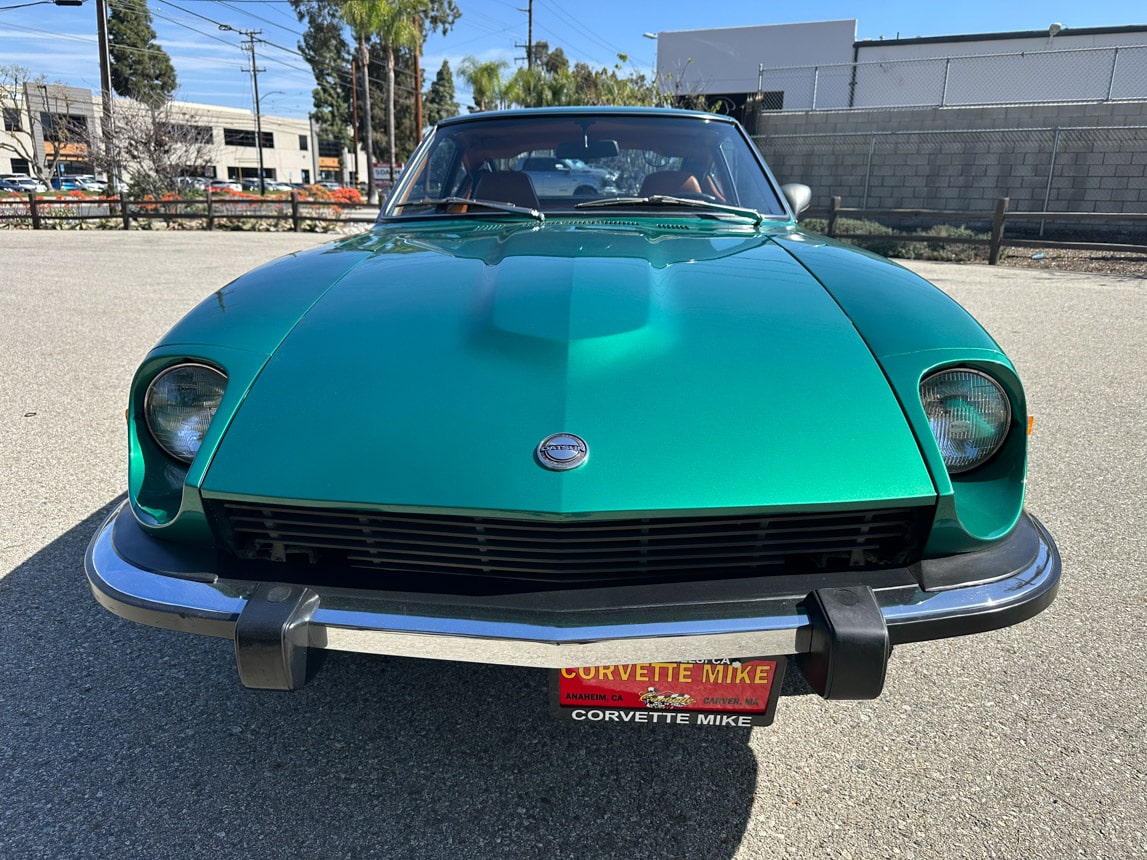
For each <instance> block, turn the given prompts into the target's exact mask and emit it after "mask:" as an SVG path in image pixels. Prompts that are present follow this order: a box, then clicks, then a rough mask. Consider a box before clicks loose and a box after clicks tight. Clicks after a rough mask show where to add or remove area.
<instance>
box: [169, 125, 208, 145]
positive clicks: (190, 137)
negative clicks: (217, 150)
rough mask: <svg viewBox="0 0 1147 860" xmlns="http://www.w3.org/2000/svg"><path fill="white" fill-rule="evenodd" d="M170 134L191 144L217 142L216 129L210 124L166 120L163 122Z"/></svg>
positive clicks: (171, 136) (174, 138) (180, 140)
mask: <svg viewBox="0 0 1147 860" xmlns="http://www.w3.org/2000/svg"><path fill="white" fill-rule="evenodd" d="M161 126H162V128H163V129H164V130H165V131H166V132H167V134H168V136H169V137H170V138H172V139H173V140H178V141H179V142H181V143H189V144H213V143H215V129H213V128H212V127H211V126H209V125H189V124H188V123H182V122H165V123H162V124H161Z"/></svg>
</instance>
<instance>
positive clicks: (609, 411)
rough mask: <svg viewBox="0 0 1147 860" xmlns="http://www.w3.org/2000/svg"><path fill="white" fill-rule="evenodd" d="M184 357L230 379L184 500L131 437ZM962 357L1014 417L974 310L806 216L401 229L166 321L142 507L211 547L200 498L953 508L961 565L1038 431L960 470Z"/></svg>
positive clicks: (588, 510)
mask: <svg viewBox="0 0 1147 860" xmlns="http://www.w3.org/2000/svg"><path fill="white" fill-rule="evenodd" d="M782 249H783V250H782ZM891 307H895V308H896V312H895V314H891V313H889V308H891ZM858 330H859V333H858ZM861 333H862V334H863V337H861ZM874 356H875V358H874ZM184 358H186V359H194V360H204V361H208V362H209V363H212V364H215V365H216V366H219V367H221V368H222V369H223V370H224V371H225V372H227V374H228V378H229V383H228V389H227V394H226V396H225V398H224V402H223V404H222V405H221V407H220V411H219V414H218V416H217V418H216V420H215V422H214V423H213V424H212V427H211V430H210V432H209V435H208V438H207V439H206V440H205V442H204V445H203V449H202V450H201V452H200V455H199V457H197V458H196V461H195V462H194V463H193V464H192V466H191V468H190V470H189V471H188V472H187V474H186V479H185V485H184V487H182V488H180V489H179V490H177V489H176V487H175V485H174V480H173V475H172V474H169V472H171V464H172V461H171V460H170V458H165V457H163V456H162V455H160V454H157V452H156V450H155V446H154V443H152V442H151V440H150V438H149V437H148V436H147V434H146V432H144V431H141V430H140V429H139V426H138V425H139V421H140V418H141V416H142V395H143V391H144V389H145V388H146V385H147V383H148V382H149V381H150V379H151V378H153V377H154V375H155V374H156V373H158V372H159V371H160V370H161V369H163V368H164V367H167V366H169V365H170V364H172V363H174V362H176V361H177V360H180V359H184ZM956 364H960V365H969V366H976V367H981V368H982V369H986V370H988V372H990V373H992V375H993V376H994V377H995V378H997V379H998V380H999V381H1000V382H1001V383H1002V384H1004V386H1005V388H1006V389H1007V390H1008V391H1009V394H1010V395H1011V396H1012V397H1013V402H1014V403H1015V404H1016V411H1017V415H1016V419H1017V424H1016V426H1019V425H1021V424H1022V417H1023V408H1024V407H1023V394H1022V389H1021V388H1020V387H1019V383H1018V380H1016V378H1015V374H1014V371H1013V370H1012V369H1011V365H1010V364H1009V363H1008V362H1007V359H1006V358H1005V357H1004V356H1003V355H1002V353H1000V352H999V350H998V347H996V345H995V343H994V342H993V341H992V340H991V338H990V337H988V336H987V335H986V334H985V333H984V332H983V330H982V329H981V328H980V327H979V325H978V324H976V323H975V321H974V320H972V319H971V317H970V316H968V315H967V313H966V312H965V311H963V309H962V308H960V307H959V306H958V305H957V304H955V303H954V302H952V301H951V300H950V299H948V298H947V297H946V296H944V295H943V294H942V293H941V292H940V291H939V290H937V289H936V288H935V287H933V286H932V285H930V284H928V283H927V282H925V281H923V280H922V279H920V278H918V277H916V276H915V275H913V274H911V273H910V272H907V271H906V270H904V269H903V268H901V267H898V266H896V265H894V264H891V263H888V262H886V261H884V260H882V259H881V258H876V257H871V256H868V255H862V254H859V253H857V252H856V251H855V250H850V249H846V248H843V247H841V246H838V245H836V244H834V243H831V242H828V241H826V240H823V239H822V238H820V237H815V236H811V235H809V234H804V233H801V232H800V231H795V230H794V229H793V228H792V226H791V224H781V225H773V226H769V225H766V226H765V227H763V228H762V229H760V230H755V229H752V228H749V227H747V226H746V225H744V224H737V223H732V224H731V223H726V222H720V221H712V220H705V219H698V218H691V217H690V218H676V219H666V218H657V219H652V218H649V217H636V218H629V217H626V218H617V217H609V218H605V217H602V218H586V219H582V218H565V219H557V218H554V219H549V220H547V222H546V223H545V224H537V223H536V222H528V223H527V222H523V221H519V220H516V219H499V218H493V219H474V218H470V219H454V220H437V221H427V222H425V223H423V224H417V225H413V224H410V223H409V222H407V223H404V224H401V225H395V226H393V227H383V228H377V229H376V230H375V231H372V232H371V233H368V234H364V235H363V236H360V237H355V238H354V239H351V240H344V241H343V242H340V243H337V244H334V245H330V246H324V247H323V248H320V249H315V250H313V251H309V252H305V253H302V254H299V255H295V256H294V257H292V258H286V259H284V260H281V261H277V262H275V263H272V264H269V265H267V266H264V267H262V268H260V269H257V270H255V271H254V272H252V273H250V274H249V275H246V276H244V277H243V278H241V279H239V280H238V281H236V282H233V283H232V284H230V285H228V286H227V287H225V288H223V289H222V290H220V291H219V292H217V293H216V294H214V295H213V296H212V297H210V298H209V299H208V300H206V301H205V302H203V303H202V304H201V305H200V306H199V307H198V308H197V309H196V310H195V311H193V312H192V313H191V314H189V315H188V317H187V318H186V319H185V320H183V321H182V322H181V323H180V324H179V325H177V326H176V327H175V328H174V329H173V330H172V332H171V333H170V334H169V335H168V337H167V338H166V339H165V340H164V341H163V342H162V343H161V345H160V346H159V347H157V348H156V350H155V351H154V352H153V353H152V354H151V355H150V356H149V358H148V360H147V361H146V362H145V364H144V365H143V367H141V369H140V371H139V373H138V375H137V381H136V383H135V385H134V388H133V408H132V417H133V420H132V422H131V428H132V432H131V450H132V457H131V461H132V469H131V488H132V493H131V494H132V499H133V505H134V506H135V508H136V511H137V515H138V516H139V517H140V519H141V521H142V522H143V524H144V526H145V527H147V528H148V530H149V531H153V532H155V531H159V532H161V533H163V534H164V535H165V536H169V537H172V538H176V539H195V538H196V537H205V536H206V525H205V520H204V517H203V513H202V507H201V503H200V502H199V499H198V492H197V490H199V489H201V490H202V493H203V495H205V496H211V497H219V498H238V499H252V500H258V499H291V500H295V501H298V502H301V503H304V504H308V503H309V504H321V505H331V506H344V507H347V506H356V505H368V506H378V507H385V508H395V509H406V510H419V509H431V508H432V509H435V510H443V509H446V510H455V511H465V512H471V513H495V512H497V513H503V514H506V513H509V514H512V515H520V516H537V517H547V518H548V517H573V516H576V517H583V516H584V517H594V516H608V515H611V514H612V513H613V512H628V513H633V514H635V515H636V514H654V515H656V514H665V515H668V514H671V513H677V512H682V511H696V510H702V509H706V510H711V511H713V512H718V511H721V512H726V511H735V510H744V509H756V510H764V509H772V508H775V509H785V508H788V509H792V508H805V509H807V508H811V507H823V508H826V509H831V508H846V507H856V506H867V507H878V506H892V505H898V504H904V503H908V504H930V503H933V502H936V501H937V498H938V504H939V508H938V512H937V527H936V528H935V529H934V530H933V535H932V539H931V541H930V543H929V547H928V549H929V553H930V554H933V553H939V552H946V551H968V550H971V549H975V548H977V547H978V546H981V545H982V544H983V543H985V542H988V541H991V540H993V539H996V538H998V537H999V536H1001V535H1003V534H1006V532H1007V531H1008V530H1009V529H1010V528H1011V527H1012V525H1013V524H1014V522H1015V518H1016V517H1017V516H1018V513H1019V506H1020V505H1021V504H1022V496H1023V469H1024V457H1025V450H1026V439H1025V438H1024V437H1023V435H1022V433H1019V432H1018V431H1017V432H1013V434H1012V437H1010V438H1009V441H1008V443H1007V444H1006V445H1005V449H1004V451H1002V452H1001V453H1000V454H999V455H997V457H996V458H995V459H994V460H993V462H992V463H991V464H989V466H987V467H985V468H984V469H982V470H977V471H976V472H973V473H971V474H970V475H969V476H960V479H959V480H957V481H955V482H953V481H951V480H950V479H949V477H948V476H947V473H946V472H945V470H944V469H943V466H942V461H940V459H939V452H938V449H937V448H936V445H935V440H934V439H933V438H932V435H931V431H930V429H929V428H928V425H927V421H926V419H925V418H924V416H923V410H922V409H921V408H920V404H919V397H918V386H919V381H920V379H921V378H922V377H923V376H924V375H925V374H927V373H928V372H931V371H932V370H933V369H935V368H937V367H941V366H951V365H956ZM256 379H257V380H258V384H257V385H256V384H254V383H255V381H256ZM890 386H891V388H890ZM300 403H306V404H307V408H306V409H305V410H304V409H300V408H299V407H298V404H300ZM399 408H400V409H401V411H400V412H399V411H397V410H398V409H399ZM554 432H572V433H577V434H579V435H581V436H583V437H584V438H586V439H587V441H588V442H589V445H590V457H589V461H588V462H587V463H586V465H585V466H583V467H582V468H580V469H577V470H574V471H572V472H566V473H555V472H549V471H547V470H545V469H543V468H541V467H540V466H538V465H537V464H536V463H535V462H534V461H533V456H532V455H533V449H534V446H536V445H537V443H538V442H539V441H540V440H541V439H542V438H544V437H545V436H547V435H549V434H550V433H554ZM164 466H166V467H167V469H164V468H163V467H164ZM177 471H178V468H177Z"/></svg>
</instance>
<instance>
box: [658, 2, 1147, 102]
mask: <svg viewBox="0 0 1147 860" xmlns="http://www.w3.org/2000/svg"><path fill="white" fill-rule="evenodd" d="M856 26H857V22H856V20H855V19H848V20H843V21H821V22H815V23H803V24H774V25H762V26H753V27H730V28H720V29H711V30H681V31H673V32H663V33H657V34H656V36H657V72H658V79H659V80H660V81H661V84H662V87H663V88H665V89H666V90H668V91H670V92H676V93H679V94H681V95H702V96H704V97H706V100H707V101H709V102H710V103H716V104H718V105H720V106H722V107H724V108H725V109H726V110H727V111H729V112H731V113H735V114H739V113H741V111H742V110H743V108H744V106H745V105H746V104H747V103H753V102H757V103H759V106H760V108H762V109H764V110H783V111H808V110H847V109H849V108H898V107H903V108H908V107H959V106H971V105H997V104H1016V103H1040V102H1049V103H1051V102H1078V101H1111V100H1119V99H1142V98H1145V97H1147V25H1136V26H1119V27H1093V28H1085V29H1084V28H1069V27H1063V26H1061V25H1059V24H1049V25H1048V26H1046V27H1044V28H1043V29H1039V30H1031V31H1024V32H1015V33H980V34H972V35H958V36H935V37H925V38H910V39H904V38H899V34H897V38H892V39H875V40H872V39H870V40H864V41H858V40H857V39H856Z"/></svg>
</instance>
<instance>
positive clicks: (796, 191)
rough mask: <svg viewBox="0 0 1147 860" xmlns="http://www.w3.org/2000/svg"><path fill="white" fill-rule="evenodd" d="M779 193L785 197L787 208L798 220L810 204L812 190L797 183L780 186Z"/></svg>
mask: <svg viewBox="0 0 1147 860" xmlns="http://www.w3.org/2000/svg"><path fill="white" fill-rule="evenodd" d="M781 193H782V194H784V195H785V200H787V201H788V202H789V208H790V209H792V210H793V215H795V216H797V217H798V218H799V217H800V214H801V213H802V212H804V211H805V210H806V209H808V207H809V204H810V203H812V189H811V188H809V187H808V186H807V185H802V184H801V183H799V182H789V183H786V184H785V185H782V186H781Z"/></svg>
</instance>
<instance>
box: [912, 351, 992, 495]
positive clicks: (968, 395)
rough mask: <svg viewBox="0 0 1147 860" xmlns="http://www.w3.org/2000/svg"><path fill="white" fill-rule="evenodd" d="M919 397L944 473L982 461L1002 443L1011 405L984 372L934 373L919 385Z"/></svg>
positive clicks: (966, 468) (967, 469) (950, 371)
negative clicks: (941, 458)
mask: <svg viewBox="0 0 1147 860" xmlns="http://www.w3.org/2000/svg"><path fill="white" fill-rule="evenodd" d="M920 400H921V401H922V402H923V404H924V412H925V414H926V415H927V416H928V423H929V424H930V425H931V426H932V433H933V435H935V437H936V443H937V444H938V445H939V446H940V454H941V455H942V456H943V457H944V465H946V466H947V467H948V472H949V473H950V474H953V475H955V474H958V473H960V472H967V471H969V470H970V469H974V468H976V467H977V466H979V465H981V464H982V463H985V462H987V461H988V460H989V459H990V458H991V457H992V455H993V454H995V453H996V452H997V451H998V450H1000V446H1001V445H1003V444H1004V437H1006V436H1007V435H1008V428H1009V427H1010V426H1011V420H1012V408H1011V403H1010V402H1009V400H1008V396H1007V394H1006V393H1005V392H1004V389H1003V388H1002V387H1001V386H1000V384H999V383H998V382H996V381H995V380H994V379H992V378H991V377H990V376H988V375H987V374H986V373H981V372H980V371H978V370H968V369H966V368H960V369H955V370H942V371H940V372H939V373H934V374H932V375H931V376H929V377H927V378H926V379H925V380H924V381H923V382H921V383H920Z"/></svg>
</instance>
